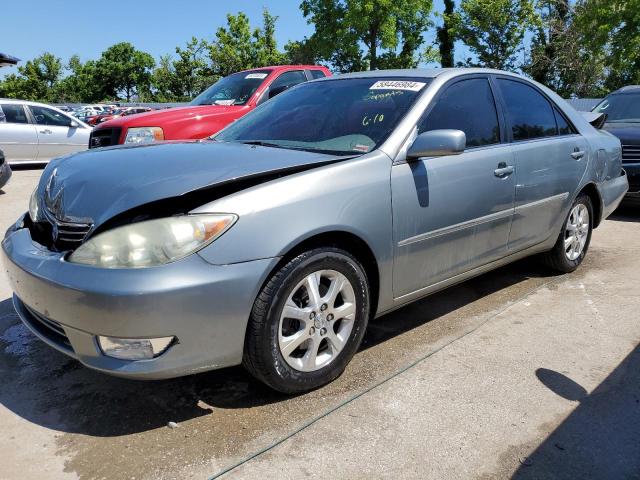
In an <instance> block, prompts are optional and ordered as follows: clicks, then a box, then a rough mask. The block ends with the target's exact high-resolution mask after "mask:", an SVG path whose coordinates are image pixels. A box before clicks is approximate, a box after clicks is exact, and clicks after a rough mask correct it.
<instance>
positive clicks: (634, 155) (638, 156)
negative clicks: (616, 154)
mask: <svg viewBox="0 0 640 480" xmlns="http://www.w3.org/2000/svg"><path fill="white" fill-rule="evenodd" d="M637 162H640V145H622V163H637Z"/></svg>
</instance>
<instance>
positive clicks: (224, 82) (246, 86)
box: [190, 70, 271, 105]
mask: <svg viewBox="0 0 640 480" xmlns="http://www.w3.org/2000/svg"><path fill="white" fill-rule="evenodd" d="M270 73H271V70H252V71H250V72H240V73H234V74H233V75H229V76H228V77H224V78H222V79H220V80H218V81H217V82H216V83H214V84H213V85H211V86H210V87H209V88H207V89H206V90H205V91H204V92H202V93H201V94H200V95H198V96H197V97H196V98H194V99H193V100H192V101H191V104H190V105H244V104H245V103H247V102H248V101H249V99H250V98H251V96H252V95H253V94H254V92H255V91H256V90H257V89H258V87H259V86H260V85H261V84H262V82H263V81H264V79H265V78H267V76H268V75H269V74H270Z"/></svg>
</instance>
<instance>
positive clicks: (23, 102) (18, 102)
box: [0, 98, 59, 109]
mask: <svg viewBox="0 0 640 480" xmlns="http://www.w3.org/2000/svg"><path fill="white" fill-rule="evenodd" d="M0 102H2V103H13V104H16V105H34V106H38V107H47V108H56V109H59V108H58V107H56V106H55V105H49V104H48V103H40V102H32V101H31V100H16V99H14V98H0Z"/></svg>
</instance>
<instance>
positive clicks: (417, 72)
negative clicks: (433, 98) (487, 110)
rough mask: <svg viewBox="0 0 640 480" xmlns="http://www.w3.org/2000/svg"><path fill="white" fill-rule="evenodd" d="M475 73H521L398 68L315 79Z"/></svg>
mask: <svg viewBox="0 0 640 480" xmlns="http://www.w3.org/2000/svg"><path fill="white" fill-rule="evenodd" d="M474 73H485V74H487V73H493V74H500V75H509V76H513V77H519V75H517V74H514V73H511V72H505V71H503V70H495V69H492V68H407V69H398V70H369V71H366V72H353V73H343V74H340V75H336V76H334V77H328V78H326V79H318V80H315V81H326V80H337V79H340V78H368V77H415V78H435V77H438V76H445V75H446V76H447V77H456V76H459V75H469V74H474Z"/></svg>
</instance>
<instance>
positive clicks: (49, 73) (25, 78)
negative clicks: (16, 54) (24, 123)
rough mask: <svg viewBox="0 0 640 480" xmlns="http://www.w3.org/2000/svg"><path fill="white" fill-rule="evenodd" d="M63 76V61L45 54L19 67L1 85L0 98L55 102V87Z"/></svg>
mask: <svg viewBox="0 0 640 480" xmlns="http://www.w3.org/2000/svg"><path fill="white" fill-rule="evenodd" d="M61 76H62V61H61V60H60V58H58V57H56V56H55V55H53V54H51V53H48V52H45V53H43V54H42V55H40V56H38V57H36V58H34V59H32V60H29V61H28V62H27V63H25V64H24V65H22V66H20V67H18V73H17V74H15V73H14V74H10V75H7V77H6V78H5V80H4V81H3V82H1V83H0V96H3V97H7V98H21V99H24V100H41V101H45V102H50V101H53V100H54V98H53V97H54V87H55V86H56V84H57V83H58V81H59V80H60V78H61Z"/></svg>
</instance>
